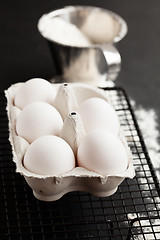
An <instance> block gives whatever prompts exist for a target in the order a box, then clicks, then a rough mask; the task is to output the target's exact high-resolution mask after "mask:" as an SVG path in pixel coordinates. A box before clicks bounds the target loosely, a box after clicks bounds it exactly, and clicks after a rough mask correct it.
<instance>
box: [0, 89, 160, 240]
mask: <svg viewBox="0 0 160 240" xmlns="http://www.w3.org/2000/svg"><path fill="white" fill-rule="evenodd" d="M105 91H106V92H107V94H109V96H110V99H111V102H112V104H113V105H114V107H115V109H116V111H117V114H118V116H119V119H120V122H121V125H122V128H123V130H124V133H125V136H126V138H127V141H128V144H129V146H130V148H131V151H132V154H133V159H134V167H135V170H136V177H135V178H134V179H132V180H130V179H126V180H124V182H123V183H122V184H121V185H120V186H119V189H118V191H117V192H116V193H115V194H114V195H112V196H111V197H107V198H100V197H95V196H92V195H90V194H88V193H85V192H71V193H67V194H66V195H64V196H63V197H62V198H61V199H59V200H57V201H55V202H42V201H39V200H37V199H36V198H35V197H34V196H33V194H32V191H31V189H30V187H29V186H28V185H27V184H26V182H25V180H24V178H23V177H22V176H21V175H20V174H18V173H15V164H14V163H13V161H12V151H11V146H10V144H9V141H8V120H7V115H6V110H5V106H6V99H5V97H4V94H3V93H1V96H0V239H1V240H3V239H4V240H5V239H6V240H37V239H38V240H42V239H43V240H53V239H63V240H64V239H69V240H72V239H75V240H76V239H77V240H82V239H86V240H90V239H91V240H99V239H101V240H107V239H111V240H114V239H116V240H119V239H125V240H129V239H138V240H139V239H140V240H141V239H144V240H146V239H147V240H151V239H160V211H159V210H160V188H159V185H158V181H157V178H156V175H155V173H154V170H153V167H152V164H151V161H150V159H149V156H148V153H147V150H146V147H145V145H144V141H143V139H142V136H141V134H140V131H139V128H138V125H137V122H136V120H135V117H134V114H133V111H132V108H131V105H130V103H129V101H128V97H127V95H126V93H125V91H124V90H123V89H121V88H108V89H107V88H106V89H105Z"/></svg>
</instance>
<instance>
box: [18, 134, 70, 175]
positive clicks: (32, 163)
mask: <svg viewBox="0 0 160 240" xmlns="http://www.w3.org/2000/svg"><path fill="white" fill-rule="evenodd" d="M23 164H24V167H25V168H26V169H27V170H29V171H30V172H32V173H36V174H40V175H60V174H63V173H66V172H68V171H70V170H72V169H73V168H74V167H75V157H74V154H73V151H72V149H71V147H70V146H69V144H68V143H67V142H66V141H64V140H63V139H62V138H60V137H57V136H50V135H48V136H43V137H40V138H38V139H36V140H35V141H34V142H33V143H31V145H30V146H29V147H28V149H27V151H26V153H25V155H24V161H23Z"/></svg>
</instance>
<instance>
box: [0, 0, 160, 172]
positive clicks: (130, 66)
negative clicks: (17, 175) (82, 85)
mask: <svg viewBox="0 0 160 240" xmlns="http://www.w3.org/2000/svg"><path fill="white" fill-rule="evenodd" d="M66 5H90V6H97V7H103V8H106V9H109V10H111V11H114V12H116V13H118V14H119V15H121V16H122V17H123V18H124V19H125V20H126V22H127V24H128V34H127V36H126V37H125V38H124V39H123V40H122V41H121V42H120V43H119V44H118V49H119V51H120V53H121V56H122V70H121V72H120V74H119V76H118V78H117V80H116V82H115V84H116V85H118V86H121V87H123V88H124V89H125V90H126V92H127V95H128V96H129V98H130V99H131V100H133V101H134V102H135V103H136V107H137V109H138V108H141V109H143V110H144V111H145V113H147V112H148V113H151V114H152V115H153V117H154V119H155V118H157V121H156V122H155V124H157V126H156V127H157V129H156V130H158V133H157V132H156V134H155V135H156V139H154V137H155V135H153V136H151V137H153V141H155V140H156V144H158V143H159V131H160V125H159V123H160V109H159V106H160V94H159V90H160V24H159V19H160V1H159V0H154V1H149V0H141V1H139V0H135V1H131V0H123V1H118V0H112V1H106V0H101V1H99V0H94V1H93V0H92V1H91V0H86V1H77V0H72V1H67V0H63V1H58V0H54V1H53V0H52V1H51V0H45V1H44V0H34V1H31V0H29V1H24V0H17V1H11V0H10V1H8V0H5V1H4V0H3V1H1V7H0V18H1V21H0V24H1V28H0V29H1V37H0V89H1V90H4V89H6V88H8V87H9V86H10V85H11V84H13V83H16V82H24V81H26V80H28V79H30V78H33V77H42V78H45V79H50V78H51V77H52V76H54V75H56V70H55V67H54V65H53V62H52V58H51V54H50V51H49V49H48V45H47V43H46V41H45V40H44V39H43V38H42V37H41V36H40V34H39V32H38V30H37V22H38V19H39V18H40V16H41V15H42V14H43V13H45V12H48V11H51V10H53V9H56V8H60V7H63V6H66ZM143 118H144V119H143V120H145V119H146V120H147V114H146V115H144V116H143ZM141 124H142V125H143V123H142V121H141ZM147 124H148V129H149V128H150V122H148V123H147ZM154 130H155V129H154ZM154 130H153V131H154ZM156 130H155V131H156ZM144 131H145V129H144ZM144 134H145V133H144ZM151 134H152V133H151ZM150 140H151V139H150ZM158 145H159V144H158ZM147 147H148V148H149V147H150V146H149V145H148V146H147ZM154 150H155V151H156V157H155V158H156V163H154V159H152V160H153V165H154V164H155V168H156V169H158V168H159V165H160V164H159V163H158V162H157V158H158V156H159V155H158V154H159V147H158V146H157V145H156V149H154ZM153 158H154V157H153ZM159 161H160V160H159ZM158 164H159V165H158Z"/></svg>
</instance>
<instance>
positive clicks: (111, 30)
mask: <svg viewBox="0 0 160 240" xmlns="http://www.w3.org/2000/svg"><path fill="white" fill-rule="evenodd" d="M114 24H115V23H114V20H113V17H112V16H110V14H108V13H105V12H104V13H103V12H102V11H101V12H99V11H93V12H92V13H91V14H90V15H89V16H88V17H87V19H86V21H84V24H83V25H82V27H81V31H82V32H83V33H84V34H85V35H86V37H88V39H89V40H90V41H91V42H92V43H95V44H102V43H107V42H113V39H114V37H115V35H117V34H118V32H116V33H115V27H116V26H115V25H114Z"/></svg>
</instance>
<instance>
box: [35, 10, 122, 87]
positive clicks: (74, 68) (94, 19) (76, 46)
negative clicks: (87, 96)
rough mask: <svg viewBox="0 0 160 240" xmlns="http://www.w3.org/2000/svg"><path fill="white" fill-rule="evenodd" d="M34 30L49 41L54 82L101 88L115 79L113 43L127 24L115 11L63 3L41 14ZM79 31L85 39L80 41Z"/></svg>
mask: <svg viewBox="0 0 160 240" xmlns="http://www.w3.org/2000/svg"><path fill="white" fill-rule="evenodd" d="M55 21H59V23H60V24H59V23H58V22H57V23H56V22H55ZM62 22H64V23H65V24H66V25H65V24H64V26H62ZM52 24H54V26H52ZM68 27H69V28H68ZM61 28H63V29H61ZM75 28H76V31H78V32H75ZM48 29H49V30H48ZM67 29H68V30H69V31H68V30H67ZM71 29H72V30H74V31H73V32H72V31H71ZM38 30H39V32H40V34H41V35H42V36H43V37H44V38H45V39H46V40H47V42H48V43H49V46H50V50H51V53H52V57H53V60H54V63H55V66H56V70H57V73H58V76H59V77H57V78H55V81H56V82H64V81H65V82H83V83H88V84H92V85H96V86H100V87H105V86H106V85H107V81H108V80H112V81H114V80H115V79H116V78H117V76H118V73H119V71H120V69H121V56H120V54H119V51H118V50H117V48H116V47H115V43H117V42H119V41H120V40H121V39H122V38H123V37H124V36H125V35H126V34H127V24H126V22H125V21H124V20H123V19H122V18H121V17H120V16H119V15H117V14H116V13H113V12H111V11H109V10H105V9H102V8H97V7H90V6H67V7H64V8H62V9H58V10H55V11H52V12H49V13H47V14H44V15H43V16H42V17H41V18H40V19H39V22H38ZM49 31H50V32H49ZM76 34H78V35H77V37H76ZM79 34H83V36H84V37H85V38H86V39H87V41H88V42H85V43H84V41H82V39H81V38H80V37H79ZM74 38H75V39H74ZM86 39H85V40H86ZM83 40H84V39H83Z"/></svg>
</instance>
